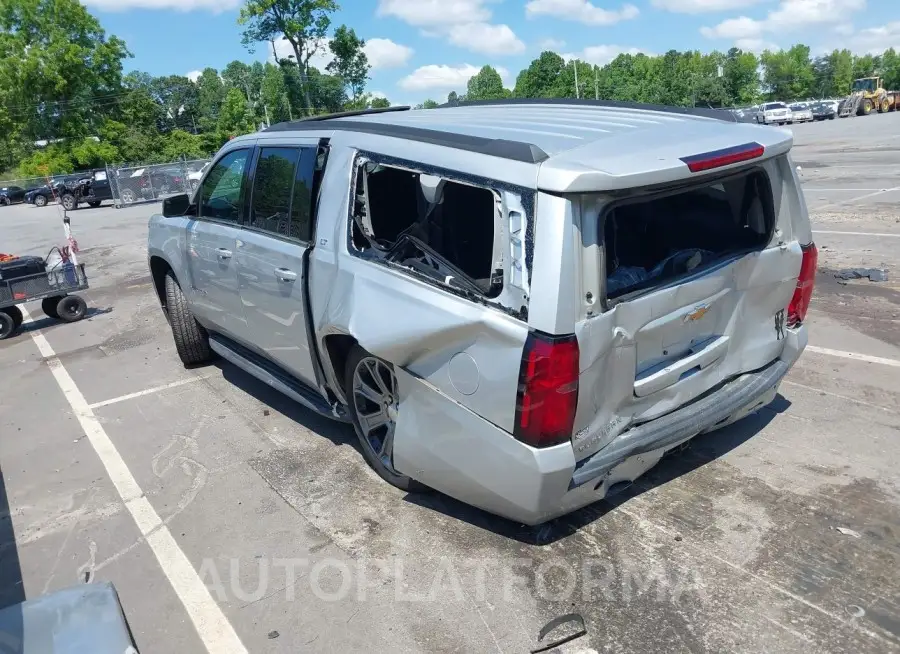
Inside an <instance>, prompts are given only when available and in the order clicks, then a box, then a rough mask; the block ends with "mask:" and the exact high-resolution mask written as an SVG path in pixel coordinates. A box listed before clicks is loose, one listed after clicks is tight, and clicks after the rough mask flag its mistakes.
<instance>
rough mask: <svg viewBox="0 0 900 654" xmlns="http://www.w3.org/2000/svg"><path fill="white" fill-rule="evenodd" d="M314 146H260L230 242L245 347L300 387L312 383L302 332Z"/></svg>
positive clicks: (305, 338)
mask: <svg viewBox="0 0 900 654" xmlns="http://www.w3.org/2000/svg"><path fill="white" fill-rule="evenodd" d="M316 151H317V148H316V142H315V141H309V142H308V143H307V144H301V143H296V144H295V143H294V142H291V144H290V145H278V146H271V147H266V146H263V147H260V148H259V150H258V156H257V162H256V166H255V168H254V172H253V173H252V175H251V179H250V183H249V184H248V186H249V187H250V188H252V195H251V198H250V210H249V214H248V216H247V220H246V221H245V225H244V229H243V231H242V232H241V234H240V236H239V237H238V241H237V244H236V245H237V247H236V255H237V272H238V285H239V288H240V295H241V303H242V305H243V312H244V315H245V316H246V317H247V327H248V331H249V334H250V337H249V338H248V342H249V343H250V344H252V345H253V346H254V347H255V348H256V349H257V350H258V351H259V352H260V353H262V354H264V355H265V356H266V357H267V358H268V359H270V360H271V361H274V362H275V363H277V364H279V365H280V366H281V367H283V368H284V369H285V370H287V371H288V372H289V373H291V374H292V375H294V376H295V377H297V378H298V379H300V380H301V381H303V382H305V383H307V384H309V385H311V386H314V385H315V383H316V378H315V372H314V367H313V357H312V356H311V353H310V349H309V348H310V344H309V340H308V338H307V331H306V304H305V303H306V294H305V284H304V279H303V275H304V266H303V260H304V253H305V252H306V250H307V248H308V247H309V244H310V241H311V239H312V188H313V177H314V175H315V168H316Z"/></svg>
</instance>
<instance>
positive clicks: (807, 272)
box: [787, 243, 819, 327]
mask: <svg viewBox="0 0 900 654" xmlns="http://www.w3.org/2000/svg"><path fill="white" fill-rule="evenodd" d="M801 247H802V249H803V262H802V263H801V264H800V275H799V276H798V277H797V288H796V289H795V290H794V297H792V298H791V303H790V304H789V305H788V315H787V324H788V327H795V326H796V325H799V324H800V323H801V322H803V321H804V320H806V312H807V311H808V310H809V301H810V300H811V299H812V292H813V286H815V283H816V263H817V262H818V260H819V251H818V250H816V244H815V243H810V244H809V245H803V246H801Z"/></svg>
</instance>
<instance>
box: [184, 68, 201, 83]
mask: <svg viewBox="0 0 900 654" xmlns="http://www.w3.org/2000/svg"><path fill="white" fill-rule="evenodd" d="M202 74H203V73H202V72H201V71H199V70H192V71H191V72H189V73H185V74H184V76H185V77H187V78H188V79H189V80H191V81H192V82H196V81H197V80H198V79H200V76H201V75H202Z"/></svg>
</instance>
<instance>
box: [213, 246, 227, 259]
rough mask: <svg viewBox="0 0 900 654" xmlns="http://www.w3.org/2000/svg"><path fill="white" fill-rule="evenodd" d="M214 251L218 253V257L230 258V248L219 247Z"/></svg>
mask: <svg viewBox="0 0 900 654" xmlns="http://www.w3.org/2000/svg"><path fill="white" fill-rule="evenodd" d="M216 253H217V254H218V255H219V258H220V259H230V258H231V250H226V249H225V248H219V249H217V250H216Z"/></svg>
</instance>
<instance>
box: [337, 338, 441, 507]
mask: <svg viewBox="0 0 900 654" xmlns="http://www.w3.org/2000/svg"><path fill="white" fill-rule="evenodd" d="M344 385H345V388H344V393H345V395H346V397H347V404H348V408H349V409H350V417H351V418H352V420H353V429H354V431H355V432H356V436H357V438H359V445H360V449H361V450H362V454H363V458H365V460H366V463H368V464H369V466H370V467H371V468H372V469H373V470H374V471H375V472H377V473H378V476H379V477H381V478H382V479H384V480H385V481H386V482H387V483H389V484H391V485H392V486H396V487H397V488H399V489H400V490H404V491H407V492H410V493H414V492H420V491H423V490H427V489H428V487H427V486H425V485H423V484H422V483H420V482H418V481H416V480H415V479H413V478H412V477H407V476H406V475H403V474H400V473H399V472H397V471H396V470H395V469H394V467H393V454H394V452H393V450H394V447H393V440H394V432H395V430H396V420H397V417H398V416H397V411H398V405H399V400H400V398H399V397H397V395H398V392H397V377H396V375H395V374H394V367H393V366H392V365H391V364H390V363H388V362H387V361H383V360H381V359H379V358H378V357H376V356H374V355H372V354H370V353H369V352H366V351H365V350H364V349H363V348H361V347H360V346H359V345H355V346H354V347H353V349H352V350H351V351H350V355H349V356H348V357H347V367H346V368H345V369H344ZM363 386H365V387H366V390H365V392H363ZM376 396H377V397H376ZM367 409H368V411H367ZM363 411H366V413H363ZM361 415H363V416H365V415H369V416H370V418H372V417H375V418H379V419H380V420H384V421H385V422H380V423H379V424H378V426H375V427H372V428H368V429H366V428H364V427H363V426H362V424H363V423H362V421H361V418H360V416H361ZM373 422H374V421H373ZM386 440H387V441H388V442H389V444H388V445H387V446H385V445H384V443H385V441H386ZM376 447H378V449H379V451H376Z"/></svg>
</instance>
